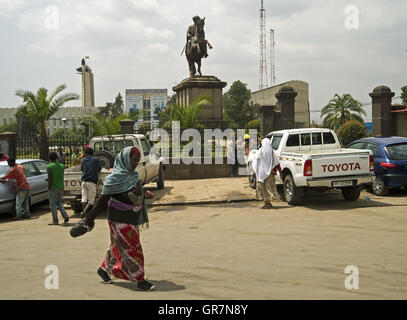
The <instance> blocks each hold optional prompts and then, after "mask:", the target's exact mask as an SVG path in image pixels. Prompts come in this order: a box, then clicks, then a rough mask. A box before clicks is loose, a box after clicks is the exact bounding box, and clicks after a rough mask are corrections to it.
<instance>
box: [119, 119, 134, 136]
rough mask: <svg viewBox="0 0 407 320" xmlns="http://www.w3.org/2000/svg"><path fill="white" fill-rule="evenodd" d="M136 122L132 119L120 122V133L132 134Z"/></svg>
mask: <svg viewBox="0 0 407 320" xmlns="http://www.w3.org/2000/svg"><path fill="white" fill-rule="evenodd" d="M135 122H136V121H134V120H131V119H123V120H121V121H120V133H122V134H132V133H133V132H134V131H133V127H134V124H135Z"/></svg>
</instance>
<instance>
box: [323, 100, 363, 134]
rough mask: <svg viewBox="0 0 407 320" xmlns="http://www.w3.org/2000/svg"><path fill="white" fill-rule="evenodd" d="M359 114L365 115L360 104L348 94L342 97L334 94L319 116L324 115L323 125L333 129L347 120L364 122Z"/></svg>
mask: <svg viewBox="0 0 407 320" xmlns="http://www.w3.org/2000/svg"><path fill="white" fill-rule="evenodd" d="M361 115H364V116H366V112H365V110H363V107H362V104H361V103H360V102H359V101H357V100H355V99H353V98H352V96H351V95H350V94H343V95H342V97H340V96H339V95H338V94H335V96H334V98H333V99H331V100H330V101H329V103H328V104H327V105H326V106H325V107H323V108H322V111H321V117H325V118H324V121H323V126H324V127H326V128H330V129H333V130H336V129H338V128H339V127H340V126H342V125H343V124H344V123H345V122H347V121H349V120H357V121H359V122H361V123H364V121H363V118H362V117H361Z"/></svg>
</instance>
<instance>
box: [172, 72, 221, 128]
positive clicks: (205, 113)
mask: <svg viewBox="0 0 407 320" xmlns="http://www.w3.org/2000/svg"><path fill="white" fill-rule="evenodd" d="M226 85H227V83H226V82H224V81H221V80H219V79H218V78H216V77H215V76H202V77H189V78H187V79H184V80H182V81H181V82H180V83H179V84H178V85H176V86H175V87H173V88H172V89H173V90H174V91H175V92H176V94H177V97H176V102H177V104H178V105H180V106H181V107H185V106H187V105H189V104H191V103H192V102H193V101H194V100H195V99H196V98H198V97H199V96H201V95H207V96H209V97H210V98H211V99H212V104H211V105H208V106H203V108H202V111H201V113H200V114H199V117H198V120H200V121H201V122H207V125H208V126H210V127H208V128H209V129H210V128H212V126H213V125H217V124H216V123H217V122H219V121H220V122H219V124H222V123H223V122H224V120H223V104H222V103H223V94H222V89H223V88H224V87H226ZM223 125H224V124H223Z"/></svg>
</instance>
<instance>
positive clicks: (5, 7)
mask: <svg viewBox="0 0 407 320" xmlns="http://www.w3.org/2000/svg"><path fill="white" fill-rule="evenodd" d="M27 4H28V1H27V0H0V17H4V18H11V17H13V16H14V15H15V14H16V13H18V11H20V10H22V9H24V8H25V7H26V6H27Z"/></svg>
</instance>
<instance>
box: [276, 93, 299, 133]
mask: <svg viewBox="0 0 407 320" xmlns="http://www.w3.org/2000/svg"><path fill="white" fill-rule="evenodd" d="M296 96H297V92H295V91H294V89H293V88H292V87H290V86H284V87H282V88H281V89H280V90H279V91H278V92H277V93H276V98H277V100H278V103H279V106H280V107H281V121H280V124H281V125H280V130H284V129H294V128H295V121H294V116H295V97H296Z"/></svg>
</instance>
